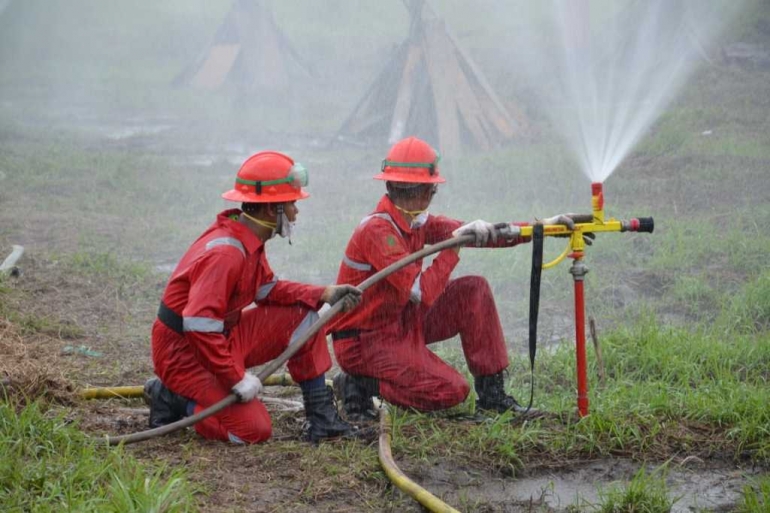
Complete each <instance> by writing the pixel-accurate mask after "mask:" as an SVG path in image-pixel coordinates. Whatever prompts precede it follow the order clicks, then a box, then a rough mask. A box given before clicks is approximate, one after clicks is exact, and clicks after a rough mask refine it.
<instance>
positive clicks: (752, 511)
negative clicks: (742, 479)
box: [736, 477, 770, 513]
mask: <svg viewBox="0 0 770 513" xmlns="http://www.w3.org/2000/svg"><path fill="white" fill-rule="evenodd" d="M768 510H770V478H769V477H760V478H757V479H752V480H750V481H749V483H748V484H747V485H746V486H744V487H743V500H742V501H741V503H740V504H739V505H738V508H737V509H736V511H738V512H739V513H766V512H767V511H768Z"/></svg>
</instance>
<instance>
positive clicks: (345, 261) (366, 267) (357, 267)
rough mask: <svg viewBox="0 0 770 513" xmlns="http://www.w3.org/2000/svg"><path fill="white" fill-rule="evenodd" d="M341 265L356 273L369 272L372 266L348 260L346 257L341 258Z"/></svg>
mask: <svg viewBox="0 0 770 513" xmlns="http://www.w3.org/2000/svg"><path fill="white" fill-rule="evenodd" d="M342 263H343V264H345V265H346V266H348V267H350V268H352V269H355V270H356V271H371V270H372V266H371V265H369V264H362V263H361V262H356V261H355V260H351V259H350V258H348V256H347V255H345V256H343V257H342Z"/></svg>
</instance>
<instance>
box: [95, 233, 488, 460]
mask: <svg viewBox="0 0 770 513" xmlns="http://www.w3.org/2000/svg"><path fill="white" fill-rule="evenodd" d="M474 240H475V238H474V236H473V235H461V236H459V237H453V238H451V239H447V240H444V241H441V242H439V243H437V244H433V245H431V246H426V247H424V248H423V249H421V250H420V251H416V252H414V253H412V254H411V255H409V256H407V257H404V258H402V259H401V260H399V261H398V262H393V263H392V264H390V265H389V266H388V267H386V268H384V269H382V270H381V271H379V272H377V273H376V274H374V275H372V276H370V277H369V278H367V279H366V280H364V281H363V282H362V283H361V284H360V285H358V288H359V289H361V290H362V291H364V290H366V289H368V288H369V287H371V286H372V285H374V284H375V283H377V282H378V281H380V280H382V279H383V278H386V277H388V276H390V275H391V274H393V273H394V272H396V271H398V270H400V269H401V268H403V267H405V266H407V265H409V264H411V263H412V262H414V261H416V260H419V259H421V258H425V257H426V256H429V255H432V254H434V253H438V252H439V251H442V250H444V249H447V248H452V247H455V246H464V245H466V244H468V243H471V242H473V241H474ZM342 304H343V303H342V301H338V302H337V304H335V305H334V306H332V307H331V308H330V309H329V310H327V311H326V312H325V313H324V314H323V315H322V316H321V317H320V318H319V319H318V320H317V321H316V322H315V323H313V325H312V326H311V327H310V329H308V331H306V332H305V333H304V334H303V335H302V336H301V337H299V338H298V339H297V340H295V341H294V342H293V343H292V344H290V345H289V347H287V348H286V349H285V350H284V352H283V353H281V355H280V356H278V358H276V359H275V360H273V361H271V362H270V363H268V364H267V366H265V368H263V369H262V370H261V371H260V372H259V373H258V374H257V377H258V378H259V379H260V381H263V382H264V381H265V380H266V379H267V378H268V376H270V375H271V374H273V373H274V372H275V371H277V370H278V369H279V368H280V367H281V366H283V364H284V363H286V361H287V360H288V359H289V358H291V357H292V356H294V354H295V353H296V352H297V351H299V350H300V348H302V346H304V345H305V343H306V342H307V341H308V340H310V339H311V338H312V337H313V335H315V334H316V333H318V331H319V330H320V329H321V328H322V327H323V326H324V325H326V323H327V322H329V321H330V320H331V319H332V318H333V317H334V316H335V315H337V314H338V313H339V312H340V310H342ZM237 400H238V399H237V397H236V396H235V394H230V395H228V396H227V397H225V398H224V399H222V400H221V401H219V402H218V403H216V404H214V405H212V406H209V407H208V408H206V409H205V410H203V411H200V412H198V413H196V414H195V415H191V416H189V417H185V418H183V419H182V420H178V421H176V422H173V423H171V424H166V425H165V426H161V427H158V428H154V429H148V430H147V431H140V432H139V433H132V434H130V435H120V436H106V440H107V444H109V445H118V444H121V443H123V444H132V443H136V442H143V441H145V440H149V439H151V438H155V437H156V436H162V435H167V434H169V433H173V432H174V431H178V430H180V429H183V428H186V427H189V426H192V425H194V424H195V423H197V422H200V421H201V420H203V419H205V418H207V417H210V416H211V415H214V414H215V413H218V412H220V411H222V410H223V409H225V408H227V407H228V406H230V405H231V404H233V403H235V402H236V401H237Z"/></svg>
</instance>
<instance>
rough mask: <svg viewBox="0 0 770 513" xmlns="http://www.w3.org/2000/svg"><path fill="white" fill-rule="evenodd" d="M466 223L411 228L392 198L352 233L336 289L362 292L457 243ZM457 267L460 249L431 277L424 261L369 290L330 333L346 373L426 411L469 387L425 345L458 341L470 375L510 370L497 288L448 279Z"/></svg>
mask: <svg viewBox="0 0 770 513" xmlns="http://www.w3.org/2000/svg"><path fill="white" fill-rule="evenodd" d="M461 225H462V223H461V222H460V221H457V220H454V219H449V218H447V217H443V216H433V215H430V216H428V220H427V222H426V223H425V224H424V225H423V226H422V227H420V228H417V229H411V228H410V226H409V224H408V223H407V222H406V221H405V220H404V217H403V216H402V215H401V213H400V212H399V211H398V210H397V209H396V207H395V205H394V204H393V203H392V202H391V200H390V198H389V197H388V196H387V195H385V196H384V197H383V198H382V199H381V200H380V202H379V204H378V205H377V208H376V210H375V211H374V212H373V213H372V214H370V215H369V216H367V217H366V218H364V219H363V221H361V223H360V224H359V225H358V227H357V228H356V230H355V231H354V233H353V236H352V237H351V239H350V241H349V242H348V246H347V249H346V250H345V257H344V259H343V261H342V263H341V264H340V271H339V274H338V276H337V283H338V284H343V283H349V284H353V285H358V284H360V283H361V282H362V281H364V280H365V279H366V278H368V277H369V276H372V275H373V274H375V273H376V272H377V271H379V270H381V269H383V268H385V267H387V266H388V265H390V264H391V263H393V262H396V261H398V260H401V259H402V258H404V257H405V256H407V255H409V254H411V253H414V252H415V251H419V250H420V249H422V248H423V246H425V244H434V243H436V242H440V241H442V240H446V239H448V238H450V237H451V236H452V231H453V230H455V229H456V228H458V227H460V226H461ZM522 241H523V240H522V239H519V240H513V241H510V242H508V241H503V242H498V243H497V244H495V246H513V245H515V244H517V243H519V242H522ZM458 261H459V256H458V255H457V254H456V253H455V252H454V251H453V250H451V249H450V250H444V251H442V252H441V253H439V254H438V256H436V258H435V259H434V260H433V263H432V264H431V265H430V266H429V267H428V268H427V269H426V270H425V271H423V270H422V261H417V262H414V263H412V264H410V265H408V266H406V267H404V268H403V269H401V270H399V271H398V272H395V273H393V274H391V275H390V276H389V277H388V278H386V279H385V280H382V281H380V282H378V283H376V284H375V285H373V286H371V287H370V288H369V289H367V290H366V291H365V292H364V295H363V299H362V301H361V304H360V305H359V306H358V307H357V308H356V309H354V310H352V311H351V312H349V313H347V314H343V315H342V316H341V317H339V318H338V320H337V321H334V323H333V324H332V325H331V326H330V327H329V330H328V331H329V332H331V333H332V335H333V338H334V339H335V341H334V352H335V355H336V357H337V361H338V363H339V365H340V367H342V369H343V370H344V371H345V372H347V373H349V374H354V375H362V376H369V377H374V378H378V379H379V380H380V394H381V395H382V397H383V398H385V399H386V400H387V401H388V402H390V403H393V404H397V405H401V406H406V407H413V408H417V409H419V410H438V409H444V408H449V407H451V406H454V405H456V404H459V403H460V402H462V401H463V400H464V399H465V398H466V397H467V395H468V392H469V390H470V389H469V386H468V383H467V382H466V381H465V379H464V378H463V376H462V375H461V374H460V373H459V372H457V371H456V370H455V369H454V368H452V367H451V366H450V365H448V364H447V363H446V362H444V361H443V360H442V359H441V358H439V357H438V356H436V355H435V354H434V353H433V352H432V351H431V350H430V349H428V347H427V345H426V344H431V343H433V342H437V341H441V340H446V339H448V338H451V337H453V336H455V335H457V334H459V335H460V340H461V341H462V347H463V352H464V354H465V359H466V361H467V362H468V368H469V369H470V371H471V374H473V375H474V376H487V375H491V374H496V373H498V372H500V371H502V370H503V369H505V368H506V367H507V366H508V355H507V351H506V347H505V339H504V338H503V330H502V326H501V325H500V318H499V316H498V314H497V308H496V306H495V302H494V298H493V296H492V291H491V290H490V287H489V284H488V283H487V281H486V280H485V279H484V278H482V277H480V276H465V277H462V278H458V279H455V280H450V279H449V275H450V274H451V272H452V270H453V269H454V267H455V266H456V265H457V262H458ZM351 330H353V331H352V332H351ZM343 337H344V338H343Z"/></svg>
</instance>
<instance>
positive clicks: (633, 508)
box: [596, 468, 676, 513]
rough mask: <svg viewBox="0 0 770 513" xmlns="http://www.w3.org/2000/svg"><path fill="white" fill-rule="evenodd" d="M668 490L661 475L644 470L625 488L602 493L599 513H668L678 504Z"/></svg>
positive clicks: (611, 489)
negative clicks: (670, 496)
mask: <svg viewBox="0 0 770 513" xmlns="http://www.w3.org/2000/svg"><path fill="white" fill-rule="evenodd" d="M667 491H668V488H667V487H666V483H665V480H664V478H663V477H662V476H661V475H659V474H647V471H646V470H645V469H644V468H642V469H641V470H640V471H639V472H637V474H636V475H635V476H634V478H633V479H632V480H631V482H630V483H628V484H627V485H625V486H621V487H613V488H610V489H608V490H602V491H601V492H600V502H601V503H600V505H599V506H598V507H597V508H596V511H598V512H599V513H668V512H669V511H671V507H672V506H673V505H674V503H675V502H676V501H675V500H672V499H670V498H669V497H668V493H667Z"/></svg>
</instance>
